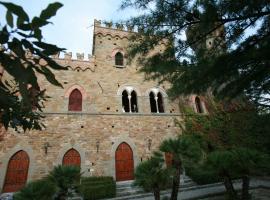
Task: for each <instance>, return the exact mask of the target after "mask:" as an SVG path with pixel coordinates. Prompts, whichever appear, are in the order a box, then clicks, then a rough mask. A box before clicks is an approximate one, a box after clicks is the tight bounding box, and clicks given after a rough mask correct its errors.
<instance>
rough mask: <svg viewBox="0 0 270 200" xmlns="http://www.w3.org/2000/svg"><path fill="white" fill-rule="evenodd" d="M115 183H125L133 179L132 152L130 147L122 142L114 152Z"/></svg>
mask: <svg viewBox="0 0 270 200" xmlns="http://www.w3.org/2000/svg"><path fill="white" fill-rule="evenodd" d="M115 170H116V181H126V180H133V179H134V161H133V152H132V150H131V148H130V146H129V145H128V144H127V143H125V142H123V143H121V144H120V145H119V146H118V147H117V149H116V152H115Z"/></svg>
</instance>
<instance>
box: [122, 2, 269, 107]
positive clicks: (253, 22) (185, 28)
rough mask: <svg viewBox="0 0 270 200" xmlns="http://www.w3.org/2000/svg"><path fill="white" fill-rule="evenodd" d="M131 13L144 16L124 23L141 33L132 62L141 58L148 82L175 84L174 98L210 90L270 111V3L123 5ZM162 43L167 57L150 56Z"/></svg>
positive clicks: (133, 46)
mask: <svg viewBox="0 0 270 200" xmlns="http://www.w3.org/2000/svg"><path fill="white" fill-rule="evenodd" d="M128 7H134V8H137V9H142V10H144V11H145V14H143V15H140V16H138V17H133V18H131V19H130V20H128V21H125V22H123V23H127V24H130V25H135V26H138V30H139V32H140V34H134V36H133V38H132V39H133V40H134V41H136V42H135V43H134V44H133V45H132V46H131V48H130V51H129V56H130V58H133V57H135V56H136V55H137V54H141V55H142V57H141V59H140V62H141V64H142V65H143V68H142V69H141V71H143V72H145V73H146V75H147V78H150V79H151V78H152V79H159V80H160V81H161V82H162V81H168V82H170V83H172V87H171V89H170V90H169V91H170V94H171V96H174V97H175V96H178V95H179V94H192V93H197V94H198V93H204V92H206V91H207V90H208V89H209V88H210V89H211V91H212V92H213V94H214V95H216V96H217V97H222V98H224V97H229V98H233V97H236V96H238V95H242V94H245V95H246V96H247V97H248V98H249V99H250V100H252V101H253V102H254V103H255V104H256V105H257V106H259V107H261V108H266V109H269V108H270V104H269V103H270V98H269V94H270V56H269V55H270V54H269V52H270V43H269V39H270V2H269V1H268V0H258V1H257V0H256V1H255V0H247V1H226V0H218V1H214V0H194V1H188V0H124V1H123V3H122V8H123V9H125V8H128ZM185 33H186V34H185ZM185 36H187V38H186V37H185ZM161 42H163V43H166V47H167V49H166V50H165V51H163V52H160V51H156V52H157V53H156V54H153V55H151V56H146V55H148V53H149V51H151V50H153V49H154V48H155V47H156V45H157V44H160V43H161ZM175 58H176V59H175Z"/></svg>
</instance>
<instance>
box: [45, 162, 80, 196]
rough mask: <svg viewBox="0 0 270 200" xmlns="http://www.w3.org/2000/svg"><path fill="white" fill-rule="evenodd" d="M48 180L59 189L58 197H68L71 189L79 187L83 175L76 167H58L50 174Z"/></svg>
mask: <svg viewBox="0 0 270 200" xmlns="http://www.w3.org/2000/svg"><path fill="white" fill-rule="evenodd" d="M47 178H48V180H49V181H50V182H51V183H53V184H54V185H55V186H56V187H57V189H58V197H59V198H60V196H68V195H69V194H68V191H69V189H76V188H77V187H78V185H79V182H80V178H81V173H80V168H79V167H76V166H62V165H59V166H56V167H54V169H53V170H52V171H51V172H50V173H49V175H48V177H47Z"/></svg>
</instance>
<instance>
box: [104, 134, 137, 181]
mask: <svg viewBox="0 0 270 200" xmlns="http://www.w3.org/2000/svg"><path fill="white" fill-rule="evenodd" d="M121 143H126V144H128V145H129V147H130V148H131V150H132V152H133V161H134V169H135V168H136V166H137V165H138V163H139V157H138V153H137V147H136V145H135V144H134V142H133V140H132V139H131V138H129V137H127V136H125V135H122V136H119V137H117V138H115V139H114V140H113V141H112V144H113V145H112V148H111V161H110V165H109V167H108V174H107V175H108V176H113V177H114V178H116V169H115V152H116V150H117V148H118V146H119V145H120V144H121Z"/></svg>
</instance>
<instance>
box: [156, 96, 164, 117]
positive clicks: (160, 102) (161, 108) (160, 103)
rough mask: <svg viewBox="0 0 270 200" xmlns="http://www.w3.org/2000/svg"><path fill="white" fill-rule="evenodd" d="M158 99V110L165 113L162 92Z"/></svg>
mask: <svg viewBox="0 0 270 200" xmlns="http://www.w3.org/2000/svg"><path fill="white" fill-rule="evenodd" d="M157 97H158V99H157V101H158V102H157V103H158V111H159V112H160V113H164V104H163V97H162V94H161V93H160V92H159V93H158V95H157Z"/></svg>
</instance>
